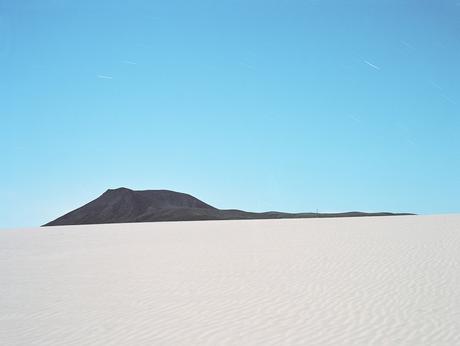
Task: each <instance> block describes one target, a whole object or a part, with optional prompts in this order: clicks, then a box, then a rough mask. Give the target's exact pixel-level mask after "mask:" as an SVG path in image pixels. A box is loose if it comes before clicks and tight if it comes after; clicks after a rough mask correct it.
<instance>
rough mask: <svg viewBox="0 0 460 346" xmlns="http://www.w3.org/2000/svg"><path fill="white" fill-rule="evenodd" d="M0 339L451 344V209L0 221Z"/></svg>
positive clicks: (455, 330)
mask: <svg viewBox="0 0 460 346" xmlns="http://www.w3.org/2000/svg"><path fill="white" fill-rule="evenodd" d="M0 344H1V345H213V346H214V345H460V215H446V216H397V217H369V218H340V219H296V220H294V219H293V220H250V221H204V222H170V223H144V224H114V225H94V226H63V227H50V228H40V229H38V228H35V229H21V230H2V231H0Z"/></svg>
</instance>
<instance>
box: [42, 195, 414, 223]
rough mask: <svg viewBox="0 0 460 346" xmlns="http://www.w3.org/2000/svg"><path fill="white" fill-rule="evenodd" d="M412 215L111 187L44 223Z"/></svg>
mask: <svg viewBox="0 0 460 346" xmlns="http://www.w3.org/2000/svg"><path fill="white" fill-rule="evenodd" d="M393 215H410V214H409V213H389V212H378V213H365V212H359V211H352V212H344V213H321V214H320V213H312V212H307V213H285V212H278V211H267V212H248V211H243V210H239V209H218V208H215V207H213V206H211V205H209V204H207V203H205V202H203V201H201V200H199V199H198V198H196V197H194V196H192V195H189V194H187V193H182V192H176V191H171V190H137V191H136V190H131V189H128V188H126V187H120V188H117V189H108V190H106V191H105V192H104V193H103V194H102V195H100V196H99V197H98V198H96V199H94V200H92V201H90V202H88V203H86V204H84V205H82V206H81V207H79V208H77V209H74V210H72V211H70V212H68V213H66V214H64V215H62V216H60V217H58V218H57V219H55V220H53V221H50V222H48V223H46V224H44V225H43V226H61V225H85V224H105V223H132V222H158V221H198V220H239V219H281V218H315V217H316V218H318V217H359V216H393Z"/></svg>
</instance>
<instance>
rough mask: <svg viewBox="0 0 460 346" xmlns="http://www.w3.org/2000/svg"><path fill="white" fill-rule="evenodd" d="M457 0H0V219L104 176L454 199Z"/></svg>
mask: <svg viewBox="0 0 460 346" xmlns="http://www.w3.org/2000/svg"><path fill="white" fill-rule="evenodd" d="M459 62H460V2H459V1H457V0H456V1H443V0H431V1H427V0H405V1H404V0H388V1H382V0H378V1H377V0H376V1H372V0H368V1H356V0H350V1H343V0H336V1H328V0H316V1H313V0H312V1H305V0H303V1H288V0H285V1H280V0H279V1H270V0H263V1H262V0H231V1H226V0H222V1H215V0H211V1H175V0H174V1H172V0H169V1H147V0H145V1H140V0H131V1H115V0H110V1H109V0H106V1H94V0H91V1H88V0H79V1H63V0H59V1H58V0H35V1H34V0H28V1H26V0H16V1H11V0H0V117H1V123H0V124H1V125H0V126H1V127H0V159H1V161H0V162H1V169H0V182H1V183H0V184H1V185H0V187H1V197H2V198H1V199H0V227H2V228H6V227H23V226H36V225H40V224H43V223H45V222H47V221H50V220H51V219H54V218H56V217H58V216H60V215H61V214H63V213H65V212H67V211H70V210H71V209H74V208H76V207H78V206H80V205H82V204H83V203H86V202H88V201H89V200H91V199H93V198H96V197H97V196H99V195H100V194H101V193H103V192H104V191H105V190H106V189H108V188H115V187H119V186H125V187H130V188H133V189H161V188H164V189H172V190H177V191H182V192H187V193H190V194H193V195H195V196H196V197H198V198H200V199H202V200H204V201H206V202H207V203H210V204H213V205H215V206H217V207H220V208H241V209H246V210H253V211H262V210H281V211H315V210H317V209H318V210H319V211H320V212H327V211H349V210H363V211H381V210H386V211H396V212H399V211H407V212H415V213H422V214H425V213H428V214H432V213H452V212H460V109H459V107H460V63H459Z"/></svg>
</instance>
